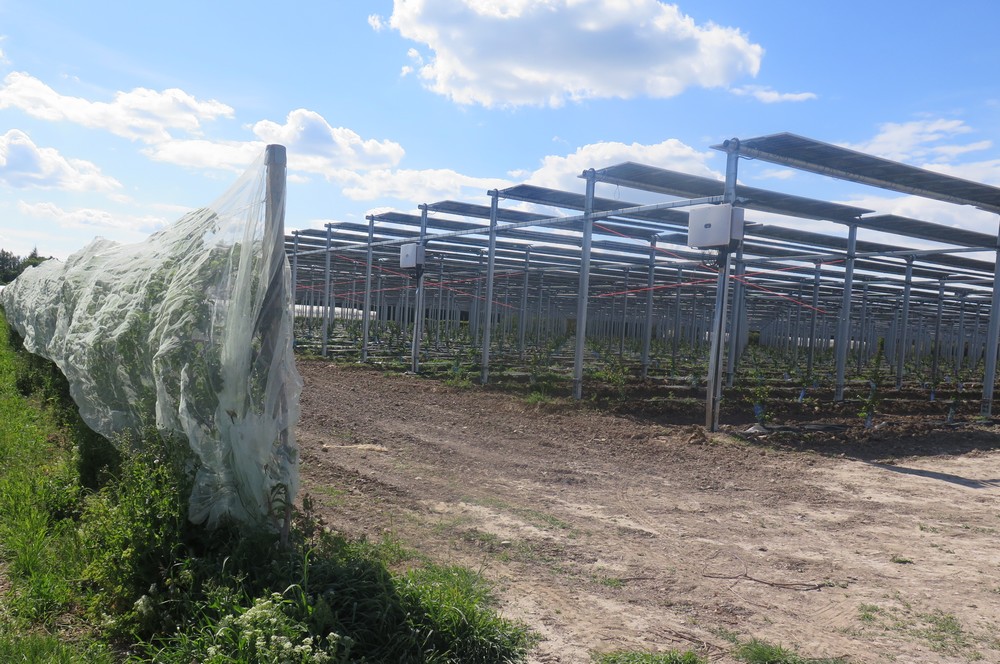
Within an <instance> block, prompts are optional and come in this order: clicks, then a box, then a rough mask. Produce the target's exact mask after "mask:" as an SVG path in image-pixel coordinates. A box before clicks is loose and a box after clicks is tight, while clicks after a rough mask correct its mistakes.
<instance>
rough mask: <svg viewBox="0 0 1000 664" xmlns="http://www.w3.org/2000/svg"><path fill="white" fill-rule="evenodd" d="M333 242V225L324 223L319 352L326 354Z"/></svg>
mask: <svg viewBox="0 0 1000 664" xmlns="http://www.w3.org/2000/svg"><path fill="white" fill-rule="evenodd" d="M331 244H333V227H332V226H331V225H330V224H327V225H326V252H325V256H324V268H323V324H322V325H321V326H320V333H319V334H320V354H321V355H322V356H323V357H326V356H327V341H326V338H327V335H328V332H329V329H330V251H331V249H330V245H331Z"/></svg>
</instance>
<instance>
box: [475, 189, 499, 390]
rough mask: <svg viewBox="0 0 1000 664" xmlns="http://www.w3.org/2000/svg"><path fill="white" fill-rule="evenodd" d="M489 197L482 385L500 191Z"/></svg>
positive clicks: (487, 369) (486, 365)
mask: <svg viewBox="0 0 1000 664" xmlns="http://www.w3.org/2000/svg"><path fill="white" fill-rule="evenodd" d="M487 194H488V195H489V197H490V243H489V249H488V250H487V256H486V302H485V304H486V312H485V313H486V315H485V316H484V317H483V351H482V359H481V364H482V367H481V373H480V376H479V382H480V383H481V384H483V385H486V383H488V382H489V380H490V336H491V331H492V329H493V275H494V273H495V271H496V258H497V215H498V213H499V205H500V192H498V191H497V190H496V189H493V190H491V191H488V192H487Z"/></svg>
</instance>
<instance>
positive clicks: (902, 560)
mask: <svg viewBox="0 0 1000 664" xmlns="http://www.w3.org/2000/svg"><path fill="white" fill-rule="evenodd" d="M889 562H891V563H896V564H897V565H912V564H913V559H912V558H907V557H906V556H900V555H898V554H895V553H894V554H892V557H890V558H889Z"/></svg>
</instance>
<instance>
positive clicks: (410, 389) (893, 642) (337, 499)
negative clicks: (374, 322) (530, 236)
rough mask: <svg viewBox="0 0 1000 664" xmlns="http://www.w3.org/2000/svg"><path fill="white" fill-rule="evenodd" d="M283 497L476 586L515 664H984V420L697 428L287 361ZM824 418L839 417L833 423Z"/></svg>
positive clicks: (987, 591)
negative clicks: (294, 400) (290, 428)
mask: <svg viewBox="0 0 1000 664" xmlns="http://www.w3.org/2000/svg"><path fill="white" fill-rule="evenodd" d="M299 369H300V371H301V373H302V375H303V378H304V380H305V390H304V392H303V397H302V401H301V404H302V419H301V422H300V425H299V429H298V437H299V444H300V446H301V449H302V474H303V491H304V493H306V494H308V495H310V496H311V497H312V498H313V500H314V501H315V503H316V505H317V509H318V511H319V513H320V514H321V516H322V517H323V518H324V520H325V521H326V523H327V524H328V525H329V526H330V527H332V528H334V529H337V530H340V531H343V532H345V533H348V534H351V535H368V536H371V537H379V536H381V535H382V534H383V533H386V532H389V533H391V534H393V535H394V536H396V537H398V538H399V539H401V540H402V541H403V542H405V543H406V544H407V545H408V546H410V547H411V548H413V549H416V550H418V551H420V552H421V553H422V554H425V555H427V556H429V557H431V558H433V559H435V560H436V561H438V562H441V563H454V564H461V565H465V566H468V567H471V568H473V569H477V570H481V571H482V573H483V574H484V576H485V577H486V578H488V579H490V580H491V581H493V582H495V584H496V589H497V594H498V595H499V596H500V598H501V609H502V611H503V613H504V615H506V616H507V617H510V618H515V619H518V620H522V621H524V622H526V623H528V624H529V625H530V626H531V627H532V628H533V629H534V630H536V631H537V632H538V633H539V634H540V636H541V637H542V640H541V642H540V643H539V645H538V647H537V648H536V649H535V650H534V652H533V653H532V654H531V658H530V661H531V662H537V663H543V662H544V663H553V662H589V661H591V656H592V653H595V652H606V651H612V650H618V649H630V650H645V651H663V650H670V649H681V650H688V649H694V650H697V651H698V652H700V653H701V654H703V655H705V656H708V657H709V658H711V660H712V661H718V662H733V661H735V660H734V659H733V658H732V657H731V655H730V653H731V651H732V649H733V647H734V645H733V644H734V642H736V641H738V640H739V641H745V640H748V639H750V638H759V639H764V640H767V641H770V642H773V643H780V644H782V645H784V646H786V647H788V648H792V649H794V650H796V651H797V652H798V653H799V654H800V655H802V656H803V657H845V658H847V661H851V662H966V661H983V662H1000V540H998V533H1000V428H998V427H996V426H986V425H973V424H971V423H970V424H966V425H964V426H958V427H945V426H944V425H943V422H942V421H941V418H940V416H939V415H936V414H935V415H928V416H924V417H920V416H914V415H911V416H907V417H905V418H904V417H898V418H891V419H886V420H883V421H882V422H881V424H883V425H884V426H882V428H880V429H879V430H878V431H877V432H875V433H871V432H864V431H863V430H862V429H861V427H860V423H859V422H847V425H845V423H844V422H841V423H840V426H831V427H822V426H820V427H812V428H810V429H804V428H802V427H801V425H799V426H797V427H795V428H793V430H791V431H785V432H771V433H768V434H760V435H748V434H745V433H744V432H745V430H746V425H740V426H733V427H724V429H725V430H724V431H723V432H720V433H716V434H706V432H705V430H704V429H703V428H701V427H698V426H693V425H672V424H670V423H669V422H665V421H657V418H656V417H651V416H644V417H642V418H639V417H630V416H623V415H612V414H607V413H599V412H596V411H593V410H589V409H586V408H578V407H575V406H572V405H565V404H563V405H560V404H555V405H553V404H543V405H541V406H532V405H527V404H526V403H525V402H524V401H523V400H520V399H517V398H515V397H512V396H508V395H504V394H499V393H496V392H491V391H486V390H483V389H480V388H464V389H461V388H451V387H447V386H444V385H442V384H441V383H438V382H434V381H431V380H428V379H425V378H420V377H415V376H401V375H388V374H383V373H381V372H379V371H375V370H370V369H362V368H353V367H344V366H338V365H332V364H327V363H323V362H311V361H305V362H301V363H300V365H299ZM845 422H846V421H845Z"/></svg>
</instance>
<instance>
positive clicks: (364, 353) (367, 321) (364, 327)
mask: <svg viewBox="0 0 1000 664" xmlns="http://www.w3.org/2000/svg"><path fill="white" fill-rule="evenodd" d="M374 239H375V217H374V216H373V215H368V252H367V260H366V261H365V303H364V311H363V312H362V315H363V316H364V318H363V319H362V320H361V361H362V362H367V361H368V337H369V334H370V331H371V319H372V316H371V311H372V242H373V241H374Z"/></svg>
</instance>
